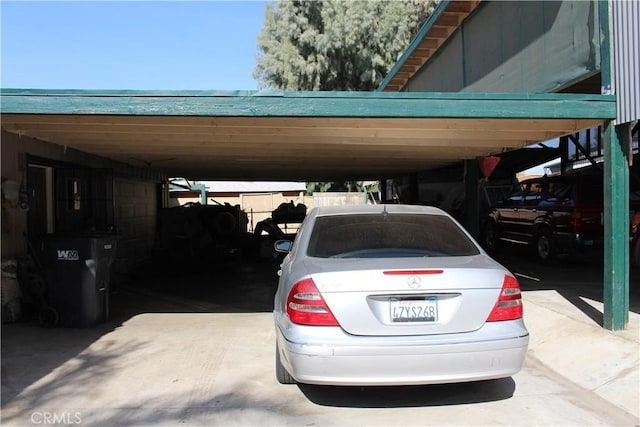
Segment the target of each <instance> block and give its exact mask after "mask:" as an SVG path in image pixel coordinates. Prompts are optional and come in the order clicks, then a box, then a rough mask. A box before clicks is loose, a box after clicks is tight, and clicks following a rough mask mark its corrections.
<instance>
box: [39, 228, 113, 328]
mask: <svg viewBox="0 0 640 427" xmlns="http://www.w3.org/2000/svg"><path fill="white" fill-rule="evenodd" d="M116 243H117V241H116V236H114V235H109V234H92V235H80V236H68V235H55V234H52V235H46V236H44V237H43V239H42V254H41V255H42V263H43V267H44V270H45V276H46V278H47V301H48V303H49V304H50V305H51V306H52V307H53V308H54V309H55V310H56V311H57V312H58V323H57V325H56V326H65V327H77V328H86V327H91V326H94V325H97V324H99V323H102V322H105V321H106V320H107V319H108V318H109V285H110V281H111V265H112V264H113V261H114V260H115V254H116Z"/></svg>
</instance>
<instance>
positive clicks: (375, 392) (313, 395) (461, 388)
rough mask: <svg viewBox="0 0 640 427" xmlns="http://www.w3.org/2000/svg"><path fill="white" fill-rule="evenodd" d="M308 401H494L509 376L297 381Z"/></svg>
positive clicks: (366, 404)
mask: <svg viewBox="0 0 640 427" xmlns="http://www.w3.org/2000/svg"><path fill="white" fill-rule="evenodd" d="M298 387H299V388H300V390H301V391H302V393H304V395H305V396H306V397H307V399H309V400H310V401H311V402H313V403H315V404H317V405H321V406H333V407H349V408H407V407H424V406H447V405H465V404H471V403H482V402H494V401H498V400H505V399H509V398H510V397H512V396H513V393H514V391H515V389H516V383H515V382H514V381H513V379H512V378H502V379H498V380H489V381H477V382H472V383H460V384H435V385H423V386H402V387H336V386H317V385H308V384H299V385H298Z"/></svg>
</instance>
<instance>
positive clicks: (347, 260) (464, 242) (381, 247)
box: [274, 205, 529, 385]
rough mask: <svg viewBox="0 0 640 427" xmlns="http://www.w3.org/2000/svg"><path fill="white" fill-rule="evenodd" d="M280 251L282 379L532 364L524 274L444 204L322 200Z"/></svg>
mask: <svg viewBox="0 0 640 427" xmlns="http://www.w3.org/2000/svg"><path fill="white" fill-rule="evenodd" d="M276 250H278V251H280V252H286V253H287V256H286V257H285V258H284V261H283V263H282V266H281V270H280V271H279V274H280V280H279V284H278V290H277V293H276V296H275V304H274V319H275V326H276V338H277V342H276V377H277V379H278V381H280V382H281V383H283V384H287V383H295V382H300V383H308V384H329V385H409V384H434V383H452V382H463V381H476V380H485V379H493V378H502V377H509V376H511V375H513V374H515V373H516V372H518V371H519V370H520V369H521V367H522V364H523V361H524V358H525V354H526V352H527V346H528V343H529V333H528V332H527V329H526V327H525V324H524V321H523V319H522V300H521V295H520V287H519V285H518V281H517V280H516V278H515V277H514V276H513V275H512V274H511V273H510V272H509V271H508V270H507V269H505V268H504V267H503V266H501V265H500V264H498V263H497V262H496V261H494V260H493V259H491V258H490V257H489V256H488V255H487V254H485V253H484V251H483V250H482V249H481V248H480V246H479V245H478V244H477V243H476V242H475V241H474V240H473V239H472V238H471V236H470V235H469V234H468V233H467V232H466V231H465V230H464V229H463V228H462V227H461V226H460V225H459V224H458V223H457V222H456V221H455V220H454V219H453V218H452V217H450V216H449V215H447V214H446V213H445V212H443V211H441V210H439V209H436V208H431V207H423V206H405V205H369V206H349V207H322V208H315V209H313V210H312V211H311V212H310V213H309V215H308V216H307V217H306V219H305V220H304V222H303V223H302V226H301V228H300V230H299V232H298V234H297V236H296V239H295V241H294V242H293V243H292V242H288V241H284V240H283V241H278V242H276Z"/></svg>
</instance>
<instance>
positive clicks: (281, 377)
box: [276, 345, 296, 384]
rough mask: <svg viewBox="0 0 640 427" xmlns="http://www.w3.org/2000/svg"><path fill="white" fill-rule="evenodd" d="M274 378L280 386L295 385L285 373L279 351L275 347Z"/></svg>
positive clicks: (287, 373) (294, 381) (291, 378)
mask: <svg viewBox="0 0 640 427" xmlns="http://www.w3.org/2000/svg"><path fill="white" fill-rule="evenodd" d="M276 378H277V379H278V382H279V383H280V384H295V383H296V380H295V379H293V377H292V376H291V375H290V374H289V372H287V370H286V369H285V368H284V366H282V362H281V361H280V349H279V348H278V346H277V345H276Z"/></svg>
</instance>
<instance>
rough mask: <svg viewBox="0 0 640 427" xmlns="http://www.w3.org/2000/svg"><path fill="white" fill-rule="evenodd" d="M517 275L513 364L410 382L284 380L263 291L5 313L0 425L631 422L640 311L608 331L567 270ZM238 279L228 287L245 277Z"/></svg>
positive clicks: (131, 297) (130, 295) (138, 295)
mask: <svg viewBox="0 0 640 427" xmlns="http://www.w3.org/2000/svg"><path fill="white" fill-rule="evenodd" d="M517 268H520V269H523V271H525V273H526V272H527V271H528V270H527V267H526V265H525V266H517ZM536 271H537V270H536ZM528 272H529V273H532V272H531V271H528ZM537 272H538V273H539V271H537ZM525 273H521V274H525ZM527 276H530V277H532V278H531V279H523V280H521V281H522V282H523V288H524V289H525V292H524V301H525V320H526V323H527V326H528V328H529V330H530V332H531V343H530V348H529V352H528V355H527V359H526V362H525V366H524V369H523V370H522V371H521V372H520V373H518V374H517V375H515V376H513V377H512V378H507V379H503V380H495V381H485V382H476V383H468V384H454V385H437V386H411V387H372V388H361V387H325V386H322V387H320V386H308V385H300V386H296V385H293V386H287V385H281V384H279V383H278V382H277V381H276V379H275V375H274V339H275V336H274V330H273V323H272V319H271V314H270V313H269V312H268V310H267V309H266V308H265V307H266V303H265V304H264V305H263V306H260V307H258V308H257V309H251V310H248V309H245V307H239V306H238V304H236V305H235V306H234V305H233V304H227V305H220V304H219V302H220V301H208V302H207V301H204V300H203V299H202V298H197V299H196V298H193V296H194V295H195V294H197V292H196V291H194V290H193V289H192V290H191V291H189V292H185V293H183V294H182V295H181V296H177V295H171V294H170V292H168V289H160V290H162V291H163V292H159V291H160V290H159V289H156V290H147V291H145V292H138V291H136V292H130V291H125V290H120V291H119V292H118V293H117V294H115V295H114V307H115V308H116V312H114V317H113V320H112V321H110V322H109V323H107V324H105V325H102V326H100V327H98V328H92V329H43V328H40V327H38V326H37V325H35V324H30V323H17V324H4V325H2V419H1V421H2V425H15V426H24V425H47V424H67V425H69V424H83V425H91V426H115V425H203V426H206V425H261V426H263V425H278V426H280V425H340V426H343V425H385V426H388V425H581V426H586V425H638V424H640V419H639V416H640V408H639V405H640V404H639V402H640V401H639V396H640V393H639V384H640V371H639V348H640V347H639V344H640V338H639V337H640V335H639V332H640V328H639V327H640V316H639V315H638V314H637V312H633V313H631V322H630V326H629V329H628V330H626V331H623V332H616V333H613V332H608V331H605V330H603V329H602V328H601V327H600V325H599V324H598V321H597V315H595V313H598V312H599V313H601V312H602V304H601V302H599V300H598V299H597V298H596V299H592V298H590V297H588V296H584V295H582V294H588V293H589V292H577V293H575V295H574V296H573V297H572V296H571V295H570V294H571V292H569V291H567V289H573V288H572V286H574V287H575V286H576V285H575V284H574V285H571V283H573V282H569V281H567V282H566V283H565V285H564V286H563V285H562V284H561V283H555V284H554V283H551V282H550V281H549V280H545V281H544V282H545V286H542V282H541V281H537V282H536V280H533V279H536V278H535V277H533V276H531V275H527ZM556 276H557V275H556ZM569 276H570V277H571V275H569ZM538 280H539V279H538ZM596 280H597V279H596ZM240 282H242V281H240ZM240 282H239V283H238V284H237V285H238V288H237V289H235V292H231V294H234V295H235V294H236V293H240V294H244V295H246V292H245V291H246V289H244V288H243V286H250V285H248V283H253V281H251V280H247V281H246V283H245V285H243V284H242V283H240ZM528 282H532V283H528ZM183 283H184V282H183ZM581 285H582V286H583V287H584V286H587V285H588V284H587V285H585V283H584V281H583V282H582V283H581ZM251 286H255V285H251ZM270 286H271V288H270ZM554 286H555V287H558V288H560V289H561V290H560V291H558V290H556V289H553V287H554ZM595 286H596V288H597V286H598V284H597V283H595ZM599 286H600V287H601V283H600V285H599ZM262 287H263V288H265V287H266V288H267V289H266V290H264V289H263V290H262V292H263V293H264V295H265V296H268V295H270V294H272V292H273V286H272V284H264V283H263V284H262ZM526 289H529V290H526ZM594 292H595V293H597V289H596V290H595V291H594ZM190 293H191V294H190ZM168 295H169V296H168ZM238 301H240V299H238ZM578 301H580V302H579V303H578ZM587 307H590V309H589V308H587ZM225 311H227V312H225ZM228 311H236V312H228ZM636 311H637V310H636Z"/></svg>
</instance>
